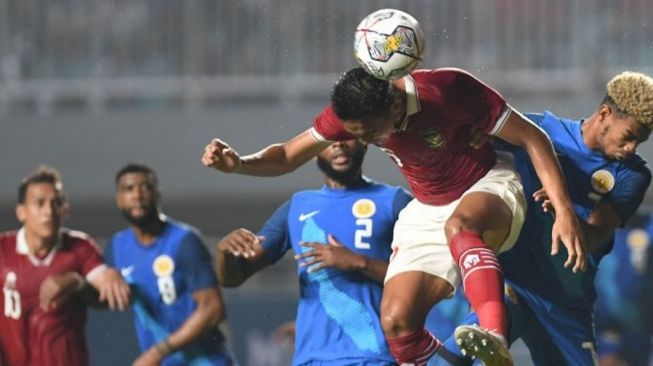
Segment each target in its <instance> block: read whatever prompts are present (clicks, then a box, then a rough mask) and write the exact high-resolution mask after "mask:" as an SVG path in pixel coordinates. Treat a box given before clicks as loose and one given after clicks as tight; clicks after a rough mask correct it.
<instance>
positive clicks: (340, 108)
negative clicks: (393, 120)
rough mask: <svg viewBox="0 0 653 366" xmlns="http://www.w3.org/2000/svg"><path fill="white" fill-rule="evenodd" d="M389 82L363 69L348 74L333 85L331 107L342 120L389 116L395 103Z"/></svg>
mask: <svg viewBox="0 0 653 366" xmlns="http://www.w3.org/2000/svg"><path fill="white" fill-rule="evenodd" d="M394 98H395V95H394V89H393V87H392V83H391V82H390V81H388V80H381V79H377V78H375V77H374V76H372V75H371V74H369V73H368V72H367V71H365V70H364V69H363V68H362V67H357V68H354V69H351V70H349V71H347V72H346V73H344V74H343V75H342V76H341V77H340V79H338V81H337V82H336V84H335V85H334V86H333V90H332V91H331V105H332V107H333V111H334V112H335V113H336V116H338V118H340V119H341V120H364V119H367V118H375V117H381V116H384V115H386V114H387V113H388V111H389V110H390V106H391V105H392V103H393V102H394Z"/></svg>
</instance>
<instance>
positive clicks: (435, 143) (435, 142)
mask: <svg viewBox="0 0 653 366" xmlns="http://www.w3.org/2000/svg"><path fill="white" fill-rule="evenodd" d="M422 138H423V139H424V143H425V144H426V146H428V147H430V148H433V149H438V148H440V147H442V145H444V143H445V139H444V136H442V134H441V133H440V132H439V131H438V130H436V129H434V128H432V129H428V130H426V131H424V132H422Z"/></svg>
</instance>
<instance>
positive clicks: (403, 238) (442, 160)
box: [202, 68, 586, 365]
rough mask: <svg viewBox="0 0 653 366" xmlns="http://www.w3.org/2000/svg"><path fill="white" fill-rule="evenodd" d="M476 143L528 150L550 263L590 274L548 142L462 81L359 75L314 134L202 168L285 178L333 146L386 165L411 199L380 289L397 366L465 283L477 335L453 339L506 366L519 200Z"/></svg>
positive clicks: (341, 86) (410, 359) (421, 355)
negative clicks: (547, 198)
mask: <svg viewBox="0 0 653 366" xmlns="http://www.w3.org/2000/svg"><path fill="white" fill-rule="evenodd" d="M477 133H484V134H487V135H493V136H497V137H499V138H501V139H503V140H506V141H508V142H510V143H512V144H514V145H518V146H521V147H524V148H525V149H526V150H527V151H528V153H529V155H530V156H531V159H532V160H533V162H534V165H535V168H536V170H537V173H538V175H539V177H540V179H541V181H542V183H543V185H544V187H545V189H546V190H547V192H549V191H550V192H553V195H554V196H555V198H554V199H553V200H552V201H553V202H554V203H553V204H554V206H555V210H556V215H557V216H556V218H557V219H556V221H555V224H554V226H553V232H552V238H553V243H552V245H553V247H552V254H555V253H557V252H558V248H559V244H560V242H562V243H563V244H564V245H565V247H566V248H567V252H568V260H567V261H566V263H565V266H567V267H569V266H573V270H574V271H577V270H583V269H584V268H585V265H586V264H585V260H586V258H585V249H584V243H583V238H582V232H581V230H580V226H579V223H578V219H577V218H576V216H575V214H574V212H573V210H572V206H571V203H570V200H569V196H568V194H567V190H566V186H565V183H564V181H563V179H562V174H561V171H560V167H559V165H558V162H557V160H556V157H555V154H554V151H553V148H552V146H551V142H550V141H549V140H548V138H547V137H546V135H545V134H544V133H543V132H542V131H541V130H540V129H539V128H537V127H536V126H535V125H534V124H532V123H531V122H530V121H528V120H527V119H526V118H525V117H523V116H522V115H521V114H520V113H519V112H517V111H515V110H514V109H513V108H512V107H510V106H509V105H508V104H507V103H506V102H505V100H504V99H503V97H501V95H499V94H498V93H497V92H496V91H494V90H493V89H491V88H490V87H488V86H487V85H485V84H484V83H482V82H481V81H480V80H478V79H476V78H475V77H474V76H472V75H470V74H469V73H467V72H465V71H463V70H459V69H436V70H418V71H415V72H412V73H411V74H410V75H408V76H406V77H404V78H401V79H397V80H393V81H384V80H379V79H375V78H374V77H372V76H371V75H369V74H367V73H366V72H365V71H364V70H363V69H361V68H355V69H352V70H350V71H349V72H347V73H345V74H344V75H343V76H342V77H341V78H340V80H338V82H337V83H336V85H335V86H334V89H333V92H332V94H331V105H329V106H327V107H326V108H325V109H324V110H323V111H322V112H321V113H320V114H319V115H318V116H317V117H316V118H315V120H314V122H313V127H312V128H311V129H309V130H307V131H305V132H304V133H302V134H300V135H298V136H296V137H295V138H293V139H291V140H289V141H287V142H285V143H282V144H275V145H271V146H269V147H267V148H265V149H263V150H262V151H260V152H258V153H256V154H252V155H248V156H244V157H242V158H241V157H240V156H239V155H238V153H236V151H235V150H234V149H232V148H231V147H230V146H229V145H227V144H226V143H224V142H223V141H221V140H218V139H214V140H213V141H212V142H210V143H209V144H208V145H207V146H206V148H205V152H204V155H203V157H202V162H203V163H204V165H206V166H209V167H213V168H215V169H218V170H220V171H223V172H226V173H240V174H248V175H259V176H275V175H281V174H284V173H287V172H290V171H292V170H294V169H295V168H297V167H299V166H300V165H302V164H304V163H305V162H306V161H308V160H309V159H311V158H312V157H313V156H315V155H316V154H317V153H318V152H319V151H321V150H322V149H324V148H325V147H326V146H328V145H329V143H330V142H331V141H337V140H347V139H351V138H360V139H362V140H364V141H366V142H368V143H371V144H375V145H377V146H379V147H380V148H381V149H383V150H384V151H386V152H387V153H388V154H389V155H390V157H392V158H393V159H394V160H395V162H396V163H397V165H398V166H399V168H400V169H401V171H402V173H403V174H404V176H405V177H406V179H407V180H408V183H409V184H410V186H411V189H412V190H413V193H414V194H415V198H416V199H415V200H414V201H413V202H411V203H410V204H409V205H408V206H407V207H406V208H405V209H404V210H403V211H402V212H401V214H400V216H399V221H398V222H397V224H396V226H395V230H394V233H395V237H394V239H393V256H392V257H391V261H390V265H389V268H388V272H387V275H386V279H385V288H384V293H383V301H382V304H381V318H382V319H381V320H382V323H383V328H384V331H385V334H386V337H387V339H388V343H389V344H390V349H391V351H392V353H393V355H394V356H395V358H396V359H397V361H399V362H400V363H407V364H410V363H412V364H419V365H421V364H424V363H425V362H426V361H427V360H428V358H429V357H430V356H431V355H432V354H433V353H434V352H435V351H436V350H437V348H438V347H439V345H440V342H439V341H438V340H437V339H435V338H434V337H433V336H432V335H431V334H430V333H428V332H427V331H425V330H424V319H425V316H426V314H427V313H428V311H429V309H430V308H431V307H432V306H433V305H434V304H435V303H437V302H438V301H440V300H442V299H444V298H446V297H449V296H451V294H452V293H453V291H454V289H455V286H456V285H457V283H458V282H459V280H460V277H462V282H463V285H464V289H465V294H466V296H467V298H468V299H469V300H470V303H471V305H472V307H473V308H474V310H475V311H476V312H477V313H479V318H480V323H481V327H482V328H470V327H463V328H460V329H458V331H457V335H458V336H459V337H482V338H483V339H485V340H486V341H487V342H482V343H483V344H487V345H488V347H487V349H479V350H478V352H477V354H473V356H478V357H479V358H480V359H481V360H482V361H484V362H485V364H486V365H510V364H512V359H511V357H510V354H509V352H508V350H507V347H506V342H505V336H506V327H507V324H506V314H505V309H504V307H503V300H502V299H503V278H502V273H501V269H500V267H499V264H498V262H497V260H496V255H495V253H498V252H500V251H505V250H507V249H509V248H510V247H511V246H512V245H513V244H514V242H515V240H516V238H517V236H518V234H519V229H520V228H521V224H522V222H523V217H524V210H525V199H524V197H523V189H522V187H521V183H520V181H519V177H518V175H517V174H516V173H515V172H514V170H513V169H512V166H511V165H510V164H509V163H507V162H505V161H503V160H502V159H497V156H496V154H495V152H494V151H493V150H492V148H491V147H490V146H488V145H481V146H480V147H479V146H476V147H473V146H471V145H472V144H473V142H474V139H472V137H473V136H475V135H476V134H477Z"/></svg>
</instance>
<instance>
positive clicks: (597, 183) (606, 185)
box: [592, 169, 615, 194]
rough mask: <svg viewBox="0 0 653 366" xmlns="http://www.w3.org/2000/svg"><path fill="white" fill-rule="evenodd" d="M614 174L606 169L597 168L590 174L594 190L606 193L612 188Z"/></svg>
mask: <svg viewBox="0 0 653 366" xmlns="http://www.w3.org/2000/svg"><path fill="white" fill-rule="evenodd" d="M614 182H615V180H614V175H612V173H610V172H609V171H608V170H605V169H601V170H597V171H595V172H594V173H593V174H592V188H594V190H595V191H597V192H599V193H601V194H606V193H608V192H610V191H612V188H614Z"/></svg>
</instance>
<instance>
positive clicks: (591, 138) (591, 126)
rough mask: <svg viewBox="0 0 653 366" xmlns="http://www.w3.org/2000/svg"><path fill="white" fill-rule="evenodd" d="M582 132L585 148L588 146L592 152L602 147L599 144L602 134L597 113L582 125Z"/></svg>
mask: <svg viewBox="0 0 653 366" xmlns="http://www.w3.org/2000/svg"><path fill="white" fill-rule="evenodd" d="M580 132H581V134H582V136H583V143H585V146H587V147H588V148H589V149H590V150H598V149H599V147H600V146H599V144H598V134H599V133H600V126H599V123H598V121H597V115H596V113H594V114H592V115H591V116H589V117H588V118H587V119H586V120H585V121H583V124H582V125H580Z"/></svg>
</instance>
